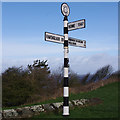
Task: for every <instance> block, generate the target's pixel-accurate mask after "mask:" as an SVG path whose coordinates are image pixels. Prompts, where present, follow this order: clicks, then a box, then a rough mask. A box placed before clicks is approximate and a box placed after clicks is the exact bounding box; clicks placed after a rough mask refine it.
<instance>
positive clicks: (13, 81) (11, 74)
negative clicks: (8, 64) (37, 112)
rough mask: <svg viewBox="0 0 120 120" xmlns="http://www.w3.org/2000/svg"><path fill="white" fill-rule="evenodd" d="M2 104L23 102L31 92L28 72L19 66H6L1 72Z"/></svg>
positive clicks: (15, 104)
mask: <svg viewBox="0 0 120 120" xmlns="http://www.w3.org/2000/svg"><path fill="white" fill-rule="evenodd" d="M2 88H3V91H2V92H3V96H2V98H3V102H2V103H3V106H5V107H6V106H7V107H9V106H17V105H21V104H23V103H25V102H26V101H27V99H29V97H30V95H31V94H32V93H33V89H32V84H31V83H30V81H29V79H28V73H27V71H25V70H22V68H21V67H19V68H17V67H12V68H8V69H7V70H6V71H5V72H4V73H3V74H2Z"/></svg>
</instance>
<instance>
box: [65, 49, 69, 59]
mask: <svg viewBox="0 0 120 120" xmlns="http://www.w3.org/2000/svg"><path fill="white" fill-rule="evenodd" d="M64 58H68V49H67V48H64Z"/></svg>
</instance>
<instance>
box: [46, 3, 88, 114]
mask: <svg viewBox="0 0 120 120" xmlns="http://www.w3.org/2000/svg"><path fill="white" fill-rule="evenodd" d="M61 12H62V14H63V16H64V20H63V21H64V36H62V35H58V34H53V33H49V32H45V40H46V41H50V42H55V43H60V44H63V45H64V83H63V116H68V115H70V114H69V84H68V81H69V80H68V68H69V64H68V63H69V58H68V51H69V49H68V45H71V46H75V47H83V48H86V41H85V40H79V39H76V38H71V37H68V32H69V31H72V30H76V29H81V28H85V19H82V20H78V21H74V22H70V23H68V16H69V13H70V9H69V6H68V4H67V3H62V5H61Z"/></svg>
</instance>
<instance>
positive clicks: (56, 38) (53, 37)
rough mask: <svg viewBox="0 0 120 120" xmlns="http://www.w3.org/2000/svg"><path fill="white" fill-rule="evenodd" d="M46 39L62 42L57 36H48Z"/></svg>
mask: <svg viewBox="0 0 120 120" xmlns="http://www.w3.org/2000/svg"><path fill="white" fill-rule="evenodd" d="M46 37H47V38H48V39H51V40H57V41H60V37H55V36H52V35H47V36H46Z"/></svg>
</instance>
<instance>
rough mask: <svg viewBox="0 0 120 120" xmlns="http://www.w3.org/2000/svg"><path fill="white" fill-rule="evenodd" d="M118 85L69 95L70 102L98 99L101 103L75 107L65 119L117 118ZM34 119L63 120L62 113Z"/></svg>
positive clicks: (59, 99)
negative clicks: (54, 119)
mask: <svg viewBox="0 0 120 120" xmlns="http://www.w3.org/2000/svg"><path fill="white" fill-rule="evenodd" d="M118 84H119V85H120V82H114V83H111V84H108V85H105V86H103V87H100V88H98V89H96V90H94V91H90V92H86V93H79V94H71V95H70V100H73V99H80V98H96V97H97V98H100V99H101V100H102V101H103V103H102V104H99V105H95V106H88V107H84V108H79V107H76V108H75V109H72V110H70V116H68V117H67V118H118ZM59 101H62V98H61V97H60V98H57V99H56V100H49V101H46V102H45V103H52V102H59ZM34 118H38V119H39V118H63V116H62V113H57V114H56V113H53V112H49V113H40V114H39V115H37V116H34V117H33V118H32V119H34Z"/></svg>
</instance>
